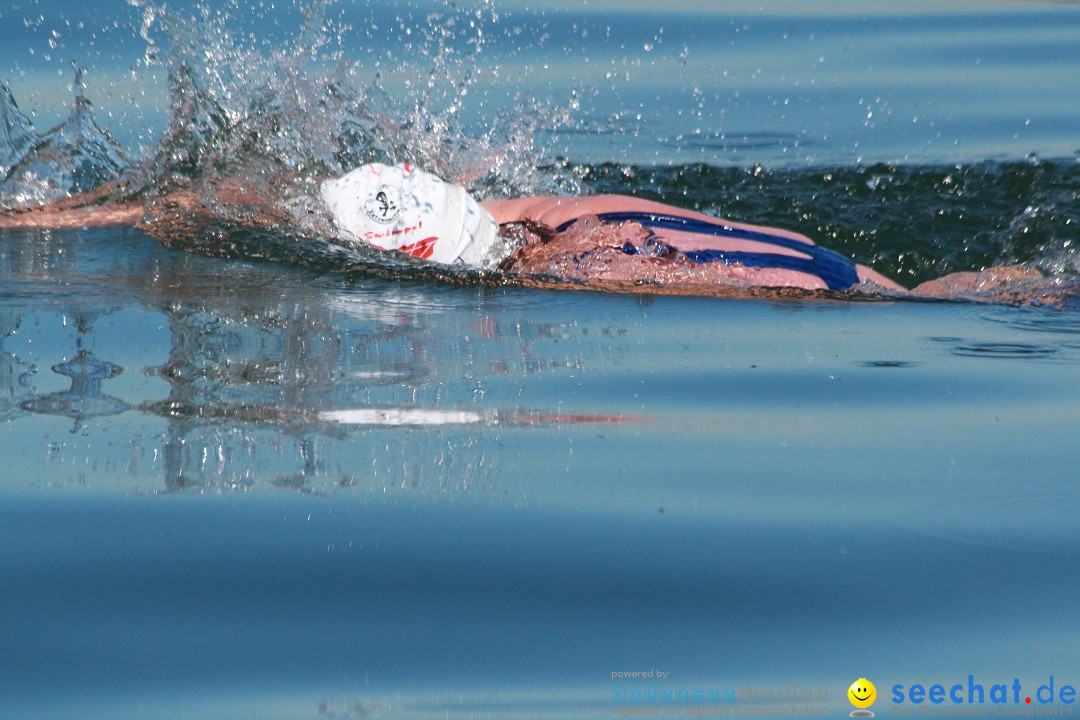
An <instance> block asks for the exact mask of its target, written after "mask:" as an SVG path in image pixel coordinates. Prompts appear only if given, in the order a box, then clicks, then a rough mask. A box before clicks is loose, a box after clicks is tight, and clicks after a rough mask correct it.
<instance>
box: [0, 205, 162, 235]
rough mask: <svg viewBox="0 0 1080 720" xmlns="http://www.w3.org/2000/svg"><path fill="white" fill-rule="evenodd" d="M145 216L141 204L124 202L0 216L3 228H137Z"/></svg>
mask: <svg viewBox="0 0 1080 720" xmlns="http://www.w3.org/2000/svg"><path fill="white" fill-rule="evenodd" d="M142 217H143V206H142V204H141V203H121V204H118V205H106V206H103V207H78V208H62V207H57V206H55V205H46V206H43V207H34V208H28V209H25V210H24V209H20V210H13V211H9V212H5V213H0V228H45V229H53V230H59V229H62V228H85V227H108V226H115V225H136V224H138V222H139V221H140V220H142Z"/></svg>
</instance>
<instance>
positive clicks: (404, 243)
mask: <svg viewBox="0 0 1080 720" xmlns="http://www.w3.org/2000/svg"><path fill="white" fill-rule="evenodd" d="M321 194H322V199H323V202H325V203H326V206H327V207H328V208H329V209H330V212H331V213H332V214H333V216H334V224H335V225H336V226H337V228H338V230H339V231H340V233H341V235H342V236H343V237H344V238H346V239H348V240H352V241H356V242H363V243H367V244H369V245H374V246H376V247H379V248H382V249H384V250H400V251H402V252H405V253H408V254H409V255H412V256H414V257H418V258H421V259H424V260H430V261H432V262H438V263H445V264H451V263H454V262H458V261H460V262H463V263H465V264H466V265H469V266H470V267H477V268H490V267H494V266H495V264H497V263H498V262H499V260H500V259H501V258H499V257H490V256H491V255H493V254H494V247H495V246H496V245H497V243H496V238H497V237H498V228H497V226H496V225H495V221H494V220H493V219H492V218H491V215H489V214H488V213H487V211H486V210H484V209H483V208H482V207H480V205H479V203H477V202H476V201H475V200H473V199H472V197H470V196H469V194H468V193H467V192H465V190H464V189H463V188H461V187H458V186H457V185H451V184H450V183H447V182H443V181H442V180H440V179H439V178H437V177H435V176H434V175H432V174H431V173H426V172H424V171H423V170H420V169H418V168H415V167H413V166H411V165H409V164H408V163H405V164H403V165H392V166H391V165H382V164H380V163H371V164H369V165H364V166H362V167H359V168H357V169H356V170H353V171H352V172H350V173H348V174H347V175H344V176H342V177H340V178H335V179H333V180H327V181H326V182H324V183H323V185H322V192H321Z"/></svg>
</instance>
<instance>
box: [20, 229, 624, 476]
mask: <svg viewBox="0 0 1080 720" xmlns="http://www.w3.org/2000/svg"><path fill="white" fill-rule="evenodd" d="M131 235H132V237H130V238H128V242H129V245H130V246H131V247H130V248H129V249H130V250H133V251H134V252H129V253H124V256H125V257H126V258H127V260H126V262H127V263H135V264H138V263H142V264H143V265H144V266H143V267H139V268H134V267H128V268H123V267H116V266H112V265H109V266H105V265H103V266H102V267H99V268H94V271H93V272H91V273H90V274H89V275H87V274H86V268H87V266H88V265H90V266H93V264H94V262H95V261H94V259H93V253H92V251H91V248H90V246H89V245H86V246H84V245H82V244H81V243H80V242H79V240H78V239H77V237H75V236H73V234H63V233H56V234H48V233H38V234H35V237H34V239H33V241H32V242H26V243H11V244H9V245H8V248H9V252H8V253H7V254H6V255H5V256H4V257H3V261H4V263H5V265H6V266H7V267H6V270H7V271H8V274H9V275H10V276H11V277H13V278H17V279H18V282H17V283H15V285H14V287H15V290H16V292H15V293H14V296H15V297H16V298H18V296H19V289H20V288H22V289H23V290H25V291H26V297H32V298H33V299H32V300H31V301H29V302H26V303H20V302H19V301H16V303H15V304H14V306H11V305H9V306H8V307H5V308H4V327H5V328H7V329H8V330H7V333H6V335H5V337H4V338H3V342H5V343H6V345H7V347H6V348H2V349H3V354H2V357H3V369H2V372H0V383H2V386H0V397H3V398H5V400H6V403H5V405H6V406H7V407H8V408H9V409H8V410H7V411H6V413H7V415H8V417H10V418H12V419H16V420H17V419H19V418H20V416H29V415H31V414H45V415H58V416H63V417H67V418H71V419H72V421H73V428H72V430H71V432H72V434H78V433H79V432H80V431H84V430H85V428H86V427H87V425H88V423H90V422H91V421H92V420H93V419H94V418H102V417H104V416H109V415H118V414H121V413H127V412H136V413H140V414H143V415H144V416H149V417H151V418H157V419H160V420H162V421H164V431H163V433H162V434H161V435H156V434H149V435H142V436H139V437H138V439H136V440H132V441H130V445H131V448H130V452H131V454H132V456H133V457H137V458H139V459H140V460H142V462H138V463H136V462H132V463H129V464H128V465H127V466H126V467H127V469H128V472H129V473H130V474H133V475H136V476H139V475H141V474H142V473H144V472H145V469H144V468H145V467H146V465H147V463H149V465H150V467H151V468H152V475H153V476H154V477H155V478H157V479H158V480H157V481H156V482H160V483H161V484H162V485H163V486H164V488H165V489H167V490H184V489H190V488H200V489H215V490H221V489H244V488H251V487H254V486H256V485H258V484H259V483H260V482H265V481H267V480H269V482H270V483H272V484H274V485H277V486H281V487H289V488H297V489H302V490H305V491H317V490H320V489H324V488H325V487H328V486H331V485H337V486H351V485H356V484H358V483H371V484H372V485H373V486H375V487H378V486H380V484H382V483H386V484H389V485H398V486H401V487H408V488H424V489H426V490H431V491H437V492H441V491H446V490H463V489H467V488H469V487H471V486H473V485H474V484H476V483H490V482H491V481H492V478H493V473H494V470H495V469H496V468H495V465H494V460H493V457H492V456H491V455H490V454H489V453H488V451H487V450H485V448H486V447H488V446H489V445H490V444H491V442H490V440H491V438H490V437H488V434H489V433H491V432H492V431H493V429H494V428H497V427H500V426H507V425H515V426H533V425H550V424H561V423H571V422H574V423H580V422H600V423H611V422H621V421H624V420H625V419H626V418H622V417H618V416H609V415H589V414H581V413H566V412H561V411H559V410H558V409H554V410H552V409H543V408H536V407H519V406H515V405H510V406H507V405H506V404H505V403H506V402H507V399H508V398H513V397H514V393H513V392H509V393H508V392H505V391H500V392H499V393H498V394H497V396H496V397H497V398H498V399H499V400H498V401H499V403H500V404H499V405H497V406H496V405H493V404H492V403H491V402H490V401H489V399H488V397H487V388H488V386H489V385H490V384H491V383H492V382H496V383H498V384H499V385H500V387H501V386H502V385H505V384H507V383H509V384H510V385H511V386H512V385H513V384H514V378H515V377H524V376H526V375H529V374H532V373H536V372H539V371H541V370H545V369H550V368H553V367H564V368H570V369H573V368H580V366H581V365H582V363H583V362H584V361H583V359H582V358H581V357H579V356H575V355H573V354H569V355H555V356H545V355H544V354H543V352H538V351H537V350H536V344H537V343H538V342H541V343H548V342H558V341H559V339H560V338H561V337H562V336H563V335H564V334H565V333H566V329H565V328H562V327H560V326H559V324H558V323H547V322H543V321H537V322H535V323H531V322H529V321H523V320H522V319H521V318H520V317H517V318H515V319H514V320H513V322H511V323H505V322H503V321H502V320H501V319H500V318H499V316H498V315H496V314H494V313H490V314H485V313H479V314H478V313H475V312H470V313H454V312H452V310H453V301H452V300H446V301H445V302H447V303H449V304H447V305H446V306H445V307H439V302H440V300H438V298H439V297H440V296H439V295H438V294H433V293H432V292H431V290H430V289H426V290H424V289H415V290H410V289H409V288H408V287H401V286H387V285H386V284H384V283H379V286H378V287H377V288H376V289H374V290H368V289H365V288H364V287H362V286H361V287H355V286H354V287H352V288H351V289H350V290H348V291H342V290H340V289H339V290H338V291H336V292H335V293H334V294H333V296H332V297H326V296H321V295H319V294H318V293H315V294H313V293H312V292H311V289H310V286H307V285H305V282H306V281H308V280H310V279H311V278H310V277H309V276H304V275H302V274H299V273H296V272H295V271H292V270H290V269H287V268H282V267H281V266H276V265H258V264H251V265H243V264H230V270H233V271H235V273H234V274H232V275H230V276H223V275H220V274H216V273H214V272H208V269H209V266H206V264H207V263H210V262H213V261H208V260H205V259H200V258H195V257H190V256H185V255H174V254H165V253H157V254H154V255H152V256H149V255H148V256H144V257H142V259H141V260H140V259H139V258H140V250H141V249H143V248H142V246H143V245H144V244H146V243H148V242H149V241H147V240H146V239H145V238H142V237H141V236H139V235H138V233H134V232H133V233H132V234H131ZM99 250H100V248H99ZM119 255H120V254H119V253H118V254H117V256H119ZM76 266H78V267H79V269H80V270H81V271H82V273H83V274H82V277H81V282H83V283H85V284H87V285H91V286H96V289H97V292H87V293H84V294H81V295H73V294H63V293H59V294H52V293H43V294H37V291H41V290H46V289H47V287H48V286H51V285H55V286H58V287H61V286H66V285H69V284H70V280H71V279H72V277H74V276H75V274H76V271H75V267H76ZM118 292H122V293H124V294H126V295H128V296H130V297H134V298H138V307H137V308H132V307H125V306H123V305H116V304H113V303H112V302H111V300H112V297H113V294H114V293H118ZM442 292H444V293H445V292H453V291H450V290H447V289H443V290H442ZM466 292H470V291H466ZM471 292H488V293H490V292H491V290H490V289H474V290H473V291H471ZM42 302H44V303H45V304H46V305H47V306H48V308H47V311H45V312H46V313H47V314H48V315H55V316H59V317H60V318H61V322H62V323H63V325H64V326H65V328H68V332H67V333H65V334H63V335H62V339H58V337H57V335H56V334H55V333H53V334H52V335H51V337H50V338H48V340H49V342H48V343H46V346H47V347H48V345H49V344H51V345H52V347H48V357H45V355H39V354H38V353H40V352H42V350H41V347H40V346H41V344H42V342H41V341H39V342H38V343H36V344H35V343H34V342H33V340H32V339H30V341H29V342H27V341H23V342H19V337H18V336H19V335H20V330H19V328H20V327H23V326H25V325H27V324H28V323H29V321H30V320H33V321H34V322H35V323H40V322H41V318H42V316H43V309H42V308H41V307H40V303H42ZM472 302H475V299H474V300H472ZM103 303H105V304H103ZM103 325H104V326H108V327H107V329H105V330H102V328H101V326H103ZM72 330H73V332H72ZM116 333H120V334H121V335H122V336H124V339H123V342H118V343H115V345H114V344H113V343H112V342H111V340H110V337H111V336H113V335H115V334H116ZM22 334H25V333H22ZM105 336H109V337H105ZM43 340H44V339H43ZM58 343H59V344H58ZM113 345H114V346H113ZM106 346H112V347H109V349H105V348H106ZM155 347H161V348H164V349H166V353H167V355H166V356H165V357H161V356H160V354H157V355H156V361H151V362H147V360H148V359H151V358H154V357H155V353H151V355H150V356H147V355H146V353H145V351H142V350H140V348H155ZM40 367H51V368H52V372H53V373H54V374H55V375H59V376H62V377H65V378H67V379H68V381H69V384H70V387H66V388H64V389H62V390H56V391H46V390H44V389H40V390H39V389H37V386H39V385H40V386H43V387H47V386H48V385H49V381H50V380H49V379H47V378H43V377H42V373H41V371H40V369H39V368H40ZM122 374H127V375H135V376H137V378H138V379H137V380H135V381H133V382H129V383H128V384H127V385H126V386H124V387H120V386H117V385H116V383H115V381H113V379H114V378H117V377H120V376H121V375H122ZM511 402H512V400H511ZM131 423H134V425H135V427H136V428H138V427H142V428H145V427H146V426H147V423H146V421H145V420H143V421H137V420H136V421H128V423H127V424H129V425H130V424H131ZM114 425H115V424H114ZM58 442H59V445H60V446H61V447H60V449H59V450H58V449H57V443H58ZM63 444H64V443H63V442H62V441H56V442H53V443H51V444H50V448H51V449H50V452H51V459H52V460H54V461H56V460H61V459H62V458H57V457H56V456H57V454H58V452H59V453H60V454H63V453H64V452H68V453H80V452H85V453H86V454H87V456H88V458H89V457H96V456H97V455H99V454H100V453H101V452H102V451H101V450H100V449H94V450H91V449H90V448H89V447H86V448H82V447H80V446H72V447H71V448H68V449H64V448H63ZM66 460H67V464H71V465H73V466H81V465H84V464H86V463H85V462H80V461H79V459H78V458H66ZM64 465H65V462H53V466H54V470H55V469H56V467H57V466H60V467H63V466H64ZM80 472H82V470H81V469H80ZM57 480H58V479H57V478H56V477H55V476H53V477H51V478H50V481H57ZM143 481H144V478H139V483H138V484H139V485H142V482H143Z"/></svg>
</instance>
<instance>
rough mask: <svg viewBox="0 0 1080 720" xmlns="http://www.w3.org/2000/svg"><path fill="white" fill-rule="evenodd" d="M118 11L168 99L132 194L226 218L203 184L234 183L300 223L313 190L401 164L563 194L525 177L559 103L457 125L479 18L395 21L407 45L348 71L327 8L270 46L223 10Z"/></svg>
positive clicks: (531, 174)
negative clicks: (160, 196)
mask: <svg viewBox="0 0 1080 720" xmlns="http://www.w3.org/2000/svg"><path fill="white" fill-rule="evenodd" d="M129 2H130V3H131V4H132V5H134V6H136V7H138V8H140V9H141V10H142V11H143V20H142V25H141V34H142V36H143V38H144V40H145V42H146V51H145V55H144V58H143V60H142V64H143V65H144V66H145V67H147V68H150V67H164V68H165V69H166V70H167V72H168V78H169V90H170V97H171V108H170V117H169V120H168V123H167V127H166V130H165V132H164V134H163V136H162V139H161V141H160V142H159V144H158V145H157V147H156V148H154V149H152V152H150V153H149V154H148V159H147V160H146V161H144V162H143V163H142V164H141V166H140V169H139V173H138V174H139V181H138V184H139V186H140V187H142V188H147V189H150V188H155V187H156V188H160V187H169V188H172V187H174V186H175V185H176V184H177V183H179V184H181V185H186V186H189V187H195V188H197V189H199V190H200V191H202V192H204V194H206V195H207V196H208V205H209V206H211V207H216V208H217V209H218V210H220V211H221V212H222V213H224V214H225V215H228V213H229V212H230V203H229V202H227V201H225V200H224V199H223V198H221V197H220V196H219V195H217V194H216V193H215V192H214V191H213V188H214V184H215V183H217V182H219V181H221V180H222V179H223V178H229V177H232V178H236V177H241V178H247V179H251V180H252V182H253V184H255V185H257V184H258V183H259V182H263V183H267V184H269V185H270V186H272V187H274V188H278V189H279V190H280V192H278V193H276V195H275V197H274V198H273V200H274V202H275V204H277V206H278V208H279V209H281V210H284V211H287V212H288V213H289V214H291V215H293V216H294V217H298V218H305V217H308V216H310V215H312V214H313V213H312V212H311V211H312V210H313V207H312V206H313V203H315V202H316V201H315V200H314V198H315V197H316V193H315V184H314V183H315V180H317V179H320V178H322V177H326V176H330V175H338V174H342V173H344V172H347V171H348V170H350V169H352V168H353V167H356V166H357V165H359V164H362V163H365V162H371V161H380V162H394V161H396V162H411V163H414V164H416V165H418V166H420V167H423V168H425V169H427V170H429V171H431V172H434V173H435V174H438V175H440V176H441V177H443V178H446V179H448V180H451V181H454V182H458V183H460V184H463V185H465V186H466V187H467V189H470V190H471V191H473V192H476V193H479V194H482V195H495V196H510V195H519V194H524V193H529V192H532V193H536V192H555V191H558V190H559V189H560V187H562V188H565V187H567V186H568V184H569V185H574V183H575V182H576V181H575V179H574V178H573V177H572V176H570V175H569V174H568V173H566V174H565V176H557V175H556V174H554V173H551V172H547V171H542V170H539V169H538V168H539V167H540V166H541V165H543V164H544V163H543V159H544V157H545V155H546V153H545V152H544V150H543V149H542V148H538V147H537V146H536V144H535V137H536V134H537V132H538V131H539V130H540V129H542V128H544V127H548V126H551V125H552V124H554V123H557V122H560V121H561V120H562V119H563V118H565V117H567V113H568V112H570V108H571V107H572V106H573V105H574V101H573V99H571V101H569V102H568V103H567V104H566V106H565V107H564V108H560V107H555V106H553V104H552V103H549V102H536V101H531V100H528V99H525V98H519V100H520V102H519V105H518V107H516V108H515V109H514V110H513V111H512V112H510V111H503V112H497V113H496V114H495V115H494V119H493V120H492V121H491V122H490V123H489V124H488V125H489V126H488V127H487V129H486V130H482V131H481V132H479V133H477V132H471V133H470V132H469V129H468V128H467V127H466V123H465V122H464V121H463V120H462V119H461V110H462V107H463V104H464V102H465V100H466V98H467V97H468V95H469V92H470V90H471V89H472V88H473V86H474V85H475V84H476V83H477V82H478V80H479V78H480V77H481V75H482V74H483V72H482V70H481V67H480V65H479V59H478V58H479V55H480V53H481V52H482V48H483V45H484V42H485V40H484V37H485V35H484V29H483V28H484V25H485V24H486V23H488V22H494V21H495V20H496V19H497V15H495V14H494V12H492V11H490V10H489V9H488V8H487V6H486V5H484V6H481V7H480V8H478V9H474V10H467V9H461V8H457V7H456V6H455V5H453V4H450V3H448V4H447V5H446V6H445V8H443V9H442V10H441V11H440V12H436V13H432V14H430V15H428V16H427V18H425V22H423V23H418V24H417V23H415V22H414V21H413V20H411V19H409V18H402V17H399V18H398V19H397V23H398V27H397V28H396V31H398V34H399V35H401V36H402V37H408V38H410V39H409V40H408V41H407V42H404V43H403V44H402V45H401V47H400V48H398V49H397V50H395V51H393V52H391V51H389V50H388V51H386V53H387V54H386V57H384V58H381V59H380V58H379V57H378V56H375V57H374V58H373V57H372V56H368V57H367V58H366V59H364V60H353V59H351V58H350V57H349V55H348V54H347V53H346V52H345V50H344V49H343V48H344V47H345V44H346V43H345V37H346V35H347V34H349V33H350V32H352V29H351V27H350V26H349V25H347V24H346V23H344V22H342V21H341V20H340V19H333V18H330V17H329V13H328V10H329V8H330V7H331V4H332V3H330V2H328V1H327V0H319V1H317V2H313V3H310V4H307V5H302V6H300V8H299V9H300V12H301V22H300V26H299V29H298V30H297V31H296V32H295V34H294V35H293V36H292V37H291V38H288V39H286V40H285V41H283V42H281V41H279V42H276V43H274V44H269V42H268V41H266V40H263V41H257V40H255V39H253V38H254V36H253V35H245V33H244V32H242V30H241V28H242V25H243V20H242V19H241V18H239V17H238V16H237V15H236V14H235V13H234V12H232V11H230V10H229V9H228V8H226V9H223V10H217V11H214V12H210V11H209V10H207V9H203V11H202V14H201V16H199V17H185V16H182V15H179V14H176V13H173V12H171V11H168V10H166V8H165V7H164V6H160V5H156V4H153V3H151V2H148V1H147V0H129ZM414 25H415V28H416V32H415V33H414V32H413V28H414ZM372 34H373V33H372V30H371V29H370V28H369V30H368V37H369V38H371V37H372ZM463 48H464V50H463ZM394 53H396V54H394ZM388 68H390V69H392V72H394V73H395V74H396V75H403V76H404V77H406V80H405V82H404V85H405V91H404V92H402V93H397V94H394V95H392V94H391V93H390V92H388V91H387V90H386V87H385V86H387V85H390V84H391V83H390V82H389V81H388V80H384V77H383V74H382V73H383V71H384V70H387V69H388ZM371 78H373V79H371ZM538 157H539V159H540V162H538ZM286 178H288V182H283V181H284V179H286ZM574 189H578V188H576V186H575V187H574ZM316 229H317V228H316Z"/></svg>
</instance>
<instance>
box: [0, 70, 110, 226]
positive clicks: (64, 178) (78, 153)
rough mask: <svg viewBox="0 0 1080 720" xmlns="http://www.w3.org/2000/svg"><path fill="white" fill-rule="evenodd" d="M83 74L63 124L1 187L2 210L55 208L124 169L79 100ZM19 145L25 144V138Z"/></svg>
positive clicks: (18, 164) (77, 73) (90, 108)
mask: <svg viewBox="0 0 1080 720" xmlns="http://www.w3.org/2000/svg"><path fill="white" fill-rule="evenodd" d="M85 72H86V70H85V68H76V71H75V81H74V92H75V100H74V104H73V106H72V110H71V114H70V115H68V118H67V120H66V121H65V122H63V123H62V124H60V125H58V126H56V127H55V128H53V129H52V130H50V131H49V132H47V133H45V135H44V136H42V137H41V138H40V140H39V141H38V142H37V143H36V144H35V145H34V146H33V148H32V149H31V150H29V152H26V153H25V154H23V155H22V157H21V158H20V159H19V160H18V161H17V162H15V163H14V165H13V166H12V167H11V168H10V169H9V170H8V172H7V174H6V176H5V177H4V179H3V182H0V208H13V207H19V206H25V205H45V204H48V203H52V202H56V201H57V200H62V199H64V198H67V197H70V196H71V195H74V194H76V193H82V192H87V191H89V190H92V189H94V188H96V187H98V186H100V185H102V184H103V183H105V182H107V181H109V180H113V179H115V178H117V177H119V176H120V174H121V173H122V172H123V171H124V170H125V169H126V168H127V167H128V161H127V158H126V157H125V156H124V152H123V151H122V150H121V149H120V145H119V144H118V143H117V142H116V141H115V140H114V139H113V138H112V137H111V136H110V135H109V133H107V132H106V131H105V130H103V129H102V128H101V126H99V125H98V124H97V121H96V120H95V118H94V111H93V106H92V104H91V103H90V101H89V100H88V99H87V98H86V97H85V96H84V95H83V91H84V85H83V75H84V74H85ZM11 104H12V105H14V101H12V103H11ZM16 110H17V109H16ZM15 117H16V118H17V117H18V116H17V115H16V116H15ZM24 129H25V128H24ZM22 142H23V143H26V142H27V138H26V136H25V135H22Z"/></svg>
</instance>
